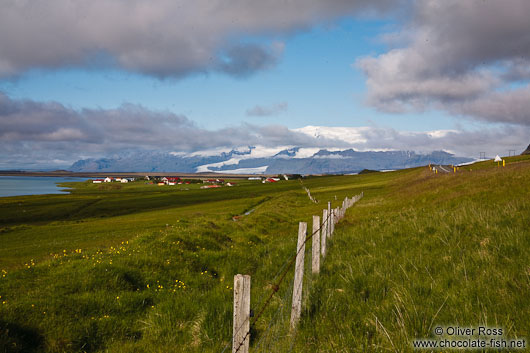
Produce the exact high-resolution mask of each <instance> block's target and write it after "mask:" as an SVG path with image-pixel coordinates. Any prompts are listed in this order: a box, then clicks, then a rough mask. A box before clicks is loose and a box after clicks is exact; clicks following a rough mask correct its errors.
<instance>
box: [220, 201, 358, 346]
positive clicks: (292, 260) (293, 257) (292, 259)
mask: <svg viewBox="0 0 530 353" xmlns="http://www.w3.org/2000/svg"><path fill="white" fill-rule="evenodd" d="M363 196H364V195H363ZM357 201H359V200H356V202H357ZM356 202H354V204H355V203H356ZM352 206H353V205H352ZM332 213H333V212H329V213H328V215H327V217H326V220H325V221H323V222H322V224H321V225H320V227H319V228H318V229H317V230H315V231H314V232H313V233H311V235H309V236H306V239H305V241H304V242H303V243H302V245H301V246H300V248H298V249H297V251H296V253H295V254H294V255H291V257H290V258H289V259H288V260H287V261H286V263H287V266H285V268H284V270H283V271H282V272H281V276H280V279H279V280H278V282H276V284H273V286H272V291H271V293H270V294H269V296H268V297H267V299H266V300H265V302H264V304H262V305H261V306H260V310H259V311H258V314H257V315H255V316H254V317H253V319H252V320H251V319H250V316H249V317H247V318H246V319H245V320H244V321H243V323H242V324H241V326H240V327H239V328H238V329H237V330H236V332H235V333H234V334H233V336H236V335H237V334H238V333H239V331H240V330H241V329H242V328H243V326H244V325H245V324H246V322H247V321H249V320H250V329H249V330H248V331H247V333H246V334H245V336H244V337H243V339H242V340H241V342H240V343H239V345H238V347H237V349H236V350H235V352H236V353H237V352H239V350H240V349H241V347H242V346H243V344H244V343H245V341H246V340H247V337H248V335H249V334H250V331H251V330H252V327H253V326H255V324H256V322H257V321H258V320H259V318H260V317H261V315H263V313H264V311H265V309H266V308H267V307H268V306H269V304H270V302H271V300H272V298H273V297H274V294H276V293H277V292H278V291H279V289H280V285H281V284H282V282H283V280H284V279H285V278H286V276H287V273H288V272H289V270H290V269H291V266H292V265H293V264H294V263H295V261H296V257H297V256H298V254H299V253H300V251H302V249H305V245H306V243H307V242H308V241H309V240H311V239H312V238H313V236H314V235H315V234H317V233H319V232H320V231H321V230H322V229H323V227H324V224H326V225H327V226H328V227H329V225H330V221H331V218H332V217H331V215H332ZM328 231H329V230H328ZM229 345H230V343H228V344H227V345H226V346H225V347H224V349H223V350H222V353H224V352H225V351H226V349H227V348H228V347H229Z"/></svg>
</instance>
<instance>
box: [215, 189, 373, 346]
mask: <svg viewBox="0 0 530 353" xmlns="http://www.w3.org/2000/svg"><path fill="white" fill-rule="evenodd" d="M308 195H310V193H309V192H308ZM363 196H364V193H362V192H361V194H359V195H356V196H354V197H352V198H348V197H346V198H345V200H344V201H343V203H342V206H341V207H337V208H335V209H331V207H330V205H331V203H328V209H327V210H328V212H327V217H325V218H323V219H322V222H321V223H320V224H319V227H318V228H317V229H316V230H314V231H312V232H311V233H310V234H309V235H307V236H305V239H304V241H303V242H302V244H301V245H300V244H298V245H297V248H296V252H295V253H294V254H293V255H292V256H291V257H289V258H288V259H287V260H286V261H285V262H284V263H283V264H282V266H280V268H279V270H278V272H277V273H276V275H275V276H274V277H273V279H272V281H271V282H270V283H272V285H271V290H270V292H269V293H268V295H267V296H266V297H265V299H264V300H262V301H260V303H259V304H258V305H257V306H256V307H257V308H258V309H257V310H256V311H255V312H253V311H250V313H248V314H247V315H246V316H245V318H244V319H243V320H242V321H241V323H240V324H239V325H237V327H236V326H234V332H233V339H232V344H230V343H228V344H227V345H226V346H225V347H224V349H223V350H222V353H224V352H225V351H227V349H228V348H229V347H230V346H231V345H232V352H233V353H234V352H247V350H246V349H247V348H246V347H248V342H249V341H250V340H249V336H250V334H251V332H252V331H253V330H255V328H256V323H257V322H258V321H259V320H260V319H261V318H262V317H263V315H264V313H265V311H266V309H267V308H268V307H269V306H270V305H271V303H272V301H273V299H274V298H276V302H277V308H276V310H275V312H274V313H273V314H272V315H271V317H270V320H269V322H268V323H267V324H266V328H265V329H263V330H262V331H261V332H259V335H257V341H256V342H254V344H253V350H254V351H255V352H270V351H274V349H273V346H274V344H277V343H278V342H280V341H282V340H283V339H284V338H290V347H291V348H290V350H292V349H293V347H294V343H295V334H296V330H292V323H291V328H290V329H288V327H289V325H288V322H289V320H288V313H289V312H291V313H292V311H291V310H292V306H293V301H292V298H294V297H296V296H297V295H300V294H302V295H303V296H302V303H303V304H305V305H307V300H308V298H309V293H310V292H311V288H312V285H313V283H314V280H315V279H316V277H317V276H316V275H315V274H314V273H313V270H312V266H311V262H310V261H304V263H302V269H301V271H302V273H303V280H302V282H301V285H299V286H298V288H294V282H292V281H291V285H290V286H288V287H285V288H286V289H285V291H283V293H282V294H281V295H276V294H277V293H278V292H279V291H280V288H281V286H282V285H283V284H284V282H285V281H286V279H287V276H288V274H289V272H290V271H291V269H292V268H293V267H294V266H295V264H296V259H297V257H299V256H301V253H302V252H303V251H305V245H306V244H307V243H308V242H309V241H311V240H312V239H313V237H314V236H316V235H317V234H318V236H321V237H322V239H324V240H323V241H322V243H324V244H325V241H326V239H325V238H329V237H330V236H331V235H332V233H333V230H334V225H335V224H336V223H338V222H339V221H340V219H342V218H343V217H344V215H345V212H346V210H347V209H348V208H350V207H351V206H353V205H354V204H355V203H356V202H358V201H359V200H360V199H361V198H362V197H363ZM310 198H311V199H312V197H310ZM311 201H313V199H312V200H311ZM313 202H314V201H313ZM304 235H305V234H304ZM322 243H321V246H323V247H324V246H325V245H324V244H322ZM322 250H324V248H323V249H322ZM318 254H319V256H322V258H324V256H325V253H323V252H321V251H320V249H319V252H318ZM234 288H236V286H235V285H234ZM303 288H305V290H303ZM293 292H294V293H293ZM300 292H302V293H300ZM305 305H304V306H305ZM286 308H287V309H289V308H291V310H286ZM247 325H248V327H249V328H248V329H247V331H246V332H245V333H244V335H240V334H241V333H242V331H243V330H244V328H245V327H246V326H247ZM236 338H237V339H236Z"/></svg>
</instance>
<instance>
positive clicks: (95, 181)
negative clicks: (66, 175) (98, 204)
mask: <svg viewBox="0 0 530 353" xmlns="http://www.w3.org/2000/svg"><path fill="white" fill-rule="evenodd" d="M101 183H103V179H94V180H92V184H101Z"/></svg>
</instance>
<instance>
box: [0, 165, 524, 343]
mask: <svg viewBox="0 0 530 353" xmlns="http://www.w3.org/2000/svg"><path fill="white" fill-rule="evenodd" d="M482 163H483V164H480V165H477V166H469V167H466V168H461V170H460V171H459V172H458V173H457V174H433V173H432V172H430V171H429V169H428V168H415V169H410V170H403V171H397V172H390V173H372V174H366V175H358V176H329V177H314V178H307V179H304V180H303V186H305V187H308V188H309V189H310V190H311V194H312V195H313V196H314V197H315V198H316V199H318V200H320V201H321V202H320V203H318V204H315V203H312V202H311V201H310V200H309V198H308V196H307V194H306V192H305V191H304V190H303V189H302V185H301V184H300V182H299V181H297V180H292V181H282V182H280V183H277V184H268V185H266V184H261V183H256V182H248V181H245V182H239V183H238V185H237V186H235V187H231V188H228V187H226V188H219V189H210V190H200V189H198V185H191V186H187V189H188V190H184V189H185V188H184V187H180V186H179V187H175V188H168V187H157V186H153V185H146V184H144V183H143V182H135V183H131V184H127V185H120V186H121V187H120V188H117V187H111V186H105V185H103V186H102V185H94V184H90V183H80V184H76V185H73V184H72V185H69V186H71V187H73V188H74V189H73V192H72V194H70V195H46V196H25V197H12V198H1V199H0V224H1V226H0V271H2V272H1V274H0V296H1V298H0V352H179V351H182V352H220V351H222V350H223V348H224V347H225V346H226V345H227V344H229V343H230V341H231V331H232V305H233V304H232V296H233V288H232V285H233V276H234V275H235V274H237V273H243V274H249V275H251V276H252V299H251V301H252V307H253V308H257V307H258V305H259V303H261V302H262V301H263V299H264V298H265V297H266V296H267V295H268V294H269V293H270V291H271V287H272V284H273V283H274V279H275V276H276V275H277V274H278V271H279V270H280V268H281V266H282V265H283V264H284V263H285V262H286V260H287V259H289V257H290V256H292V255H293V254H294V252H295V248H296V237H297V229H298V222H300V221H305V222H308V225H309V228H310V224H311V223H310V222H311V216H312V215H322V209H323V208H325V207H326V203H327V201H332V206H333V207H337V206H339V205H340V203H341V202H342V200H343V199H344V197H345V196H349V197H351V196H353V195H356V194H359V193H360V192H361V191H364V195H365V197H364V198H363V199H362V200H361V201H360V202H359V203H357V204H356V205H355V206H353V207H352V208H350V209H349V210H348V213H347V214H346V217H345V218H344V220H343V221H342V222H341V223H340V224H339V225H338V226H337V228H336V232H335V234H334V236H333V238H332V239H331V243H330V244H329V250H328V255H327V257H326V258H325V259H324V260H323V263H322V271H321V273H320V275H318V276H313V277H310V276H308V277H307V278H306V280H305V282H304V288H305V289H307V290H306V291H305V298H304V308H303V311H302V320H301V323H300V325H299V329H298V331H297V332H296V334H294V333H289V331H288V330H287V329H286V320H287V321H288V317H289V310H288V309H289V308H290V302H289V300H290V296H289V284H290V282H291V278H292V271H291V272H289V275H288V276H287V278H286V281H285V285H283V286H282V287H281V288H280V290H279V291H278V293H277V294H275V296H274V297H273V300H272V301H271V305H270V306H269V307H268V308H267V310H266V311H265V312H264V314H263V317H261V318H260V320H259V321H258V322H257V324H256V327H254V328H253V329H252V333H251V339H252V340H251V351H273V352H284V351H290V350H291V351H296V352H312V351H315V352H319V351H320V352H343V351H357V352H363V351H374V352H379V351H412V341H413V340H414V339H415V338H423V337H433V332H432V330H433V328H434V327H436V326H448V325H458V326H461V327H475V326H478V325H486V326H489V327H502V328H503V329H504V330H505V337H506V338H520V337H529V338H530V335H529V332H530V320H529V319H528V318H530V262H529V260H528V259H529V258H530V231H529V229H530V228H529V226H530V201H528V196H529V195H530V183H529V182H528V176H529V175H530V159H528V158H520V157H516V158H514V159H513V160H510V159H508V164H507V166H506V168H497V167H496V165H494V164H493V163H492V162H490V164H489V165H488V164H486V163H485V162H482ZM251 210H252V212H251V213H250V214H248V215H245V213H246V212H248V211H251ZM234 216H241V217H240V218H239V219H238V220H237V221H234V220H233V217H234ZM310 252H311V249H310V246H308V247H307V248H306V264H308V262H309V259H310ZM227 351H230V347H229V348H228V349H227Z"/></svg>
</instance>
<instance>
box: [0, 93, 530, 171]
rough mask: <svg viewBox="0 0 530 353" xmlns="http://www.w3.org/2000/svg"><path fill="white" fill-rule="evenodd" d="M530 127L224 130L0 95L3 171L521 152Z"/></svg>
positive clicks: (133, 110) (127, 109)
mask: <svg viewBox="0 0 530 353" xmlns="http://www.w3.org/2000/svg"><path fill="white" fill-rule="evenodd" d="M529 135H530V127H527V126H522V127H514V126H509V125H508V126H505V127H503V128H502V129H483V130H479V131H433V132H428V131H427V132H410V131H397V130H395V129H390V128H380V127H360V128H327V127H306V128H301V129H294V130H293V129H289V128H287V127H286V126H283V125H265V126H257V125H253V124H242V125H239V126H233V127H228V128H223V129H219V130H207V129H204V128H202V127H200V126H197V125H196V124H195V123H194V122H192V121H191V120H189V119H188V118H187V117H186V116H184V115H177V114H174V113H171V112H167V111H152V110H149V109H146V108H144V107H142V106H140V105H134V104H124V105H122V106H120V107H118V108H116V109H82V110H74V109H71V108H69V107H66V106H64V105H62V104H60V103H56V102H35V101H31V100H14V99H11V98H9V97H8V96H7V95H5V94H3V93H1V92H0V169H13V168H26V169H27V168H43V167H53V166H59V167H65V166H68V165H70V164H71V163H72V162H74V161H76V160H78V159H82V158H89V157H95V158H99V157H104V156H109V155H114V154H119V153H128V152H134V151H161V152H182V153H193V152H197V151H205V150H230V149H232V148H236V147H240V146H261V148H268V149H274V148H276V149H277V148H278V146H285V148H289V146H291V147H301V148H303V149H311V150H313V151H318V150H319V149H347V148H354V149H356V150H414V151H423V152H430V151H434V150H447V151H450V152H453V153H455V154H456V155H458V156H471V157H478V154H479V152H483V151H484V152H486V153H487V155H490V154H493V155H494V154H497V153H498V154H507V151H508V150H510V149H516V150H521V151H522V150H523V149H524V148H525V147H526V145H527V143H528V141H527V140H528V136H529Z"/></svg>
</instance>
